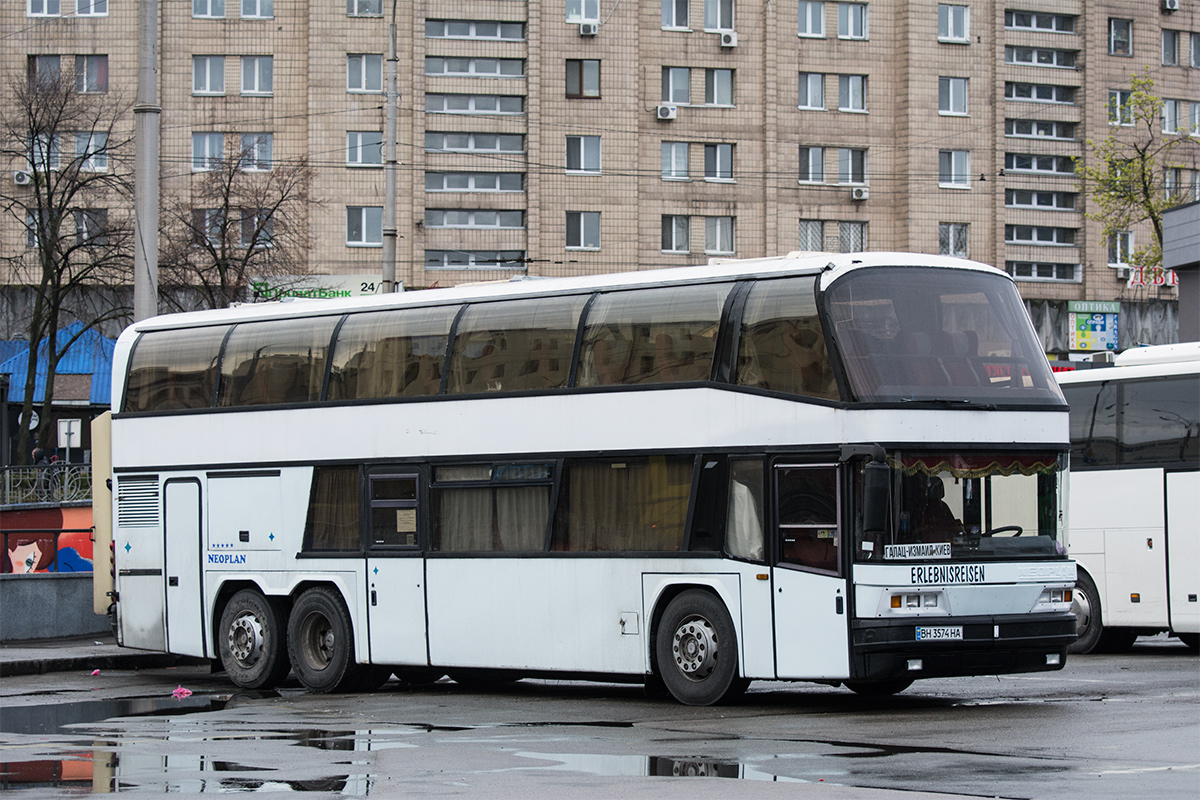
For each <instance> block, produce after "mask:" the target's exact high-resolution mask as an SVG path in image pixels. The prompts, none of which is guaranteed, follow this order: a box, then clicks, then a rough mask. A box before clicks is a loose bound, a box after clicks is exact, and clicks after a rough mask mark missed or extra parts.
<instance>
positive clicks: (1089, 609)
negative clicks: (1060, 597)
mask: <svg viewBox="0 0 1200 800" xmlns="http://www.w3.org/2000/svg"><path fill="white" fill-rule="evenodd" d="M1071 610H1072V611H1074V612H1075V635H1076V636H1078V637H1079V638H1077V639H1076V640H1075V642H1074V643H1073V644H1071V645H1068V646H1067V652H1069V653H1090V652H1092V651H1093V650H1095V649H1096V645H1098V644H1099V643H1100V634H1101V633H1103V632H1104V626H1103V625H1101V624H1100V595H1099V594H1098V593H1097V592H1096V583H1095V582H1094V581H1093V580H1092V577H1091V576H1090V575H1088V574H1087V573H1086V572H1084V571H1083V570H1080V571H1079V574H1078V575H1076V576H1075V594H1074V595H1073V596H1072V598H1071Z"/></svg>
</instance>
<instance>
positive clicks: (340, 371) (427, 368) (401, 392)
mask: <svg viewBox="0 0 1200 800" xmlns="http://www.w3.org/2000/svg"><path fill="white" fill-rule="evenodd" d="M458 308H459V307H458V306H449V307H437V308H405V309H395V310H391V311H380V312H375V313H371V314H351V315H350V316H349V317H347V318H346V322H345V324H344V325H342V327H341V330H339V331H338V336H337V342H335V343H334V346H333V355H332V357H331V359H330V360H331V369H330V373H329V396H328V399H329V400H333V401H337V400H367V399H378V398H384V397H424V396H428V395H434V394H437V393H438V390H439V388H440V387H441V383H442V361H443V359H444V358H445V356H446V342H447V339H448V338H449V336H450V325H451V323H452V322H453V321H454V315H455V314H456V313H457V312H458Z"/></svg>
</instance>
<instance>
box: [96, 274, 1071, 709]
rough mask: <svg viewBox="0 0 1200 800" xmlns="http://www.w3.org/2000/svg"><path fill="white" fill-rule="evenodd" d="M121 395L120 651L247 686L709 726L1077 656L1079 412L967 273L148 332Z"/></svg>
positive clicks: (115, 594)
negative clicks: (580, 711) (599, 698)
mask: <svg viewBox="0 0 1200 800" xmlns="http://www.w3.org/2000/svg"><path fill="white" fill-rule="evenodd" d="M113 375H114V389H113V397H114V398H117V399H116V401H115V408H114V412H115V413H114V414H113V415H112V417H111V420H110V422H109V423H108V424H110V425H111V455H112V467H111V470H112V479H111V486H112V490H113V499H112V501H111V502H112V513H113V518H114V524H113V528H112V537H113V549H112V552H113V553H114V554H115V563H114V564H113V565H112V566H113V570H112V573H111V574H112V575H113V576H115V577H114V583H113V585H112V586H111V587H110V586H105V585H103V583H102V584H101V585H99V586H98V593H99V594H100V595H102V596H104V595H106V594H107V593H108V592H111V593H112V595H111V599H112V601H113V602H112V606H113V608H112V612H113V613H114V614H115V620H116V630H117V633H118V637H119V641H120V643H121V644H122V645H124V646H126V647H136V648H144V649H150V650H164V651H168V652H171V653H178V654H186V655H191V656H200V657H204V658H209V659H220V661H221V663H222V664H223V665H224V668H225V670H226V671H227V673H228V674H229V676H230V677H231V679H232V680H233V681H234V682H235V683H237V684H238V685H240V686H244V687H267V686H271V685H273V684H275V683H277V682H279V681H280V680H281V679H282V678H283V677H284V676H285V675H286V674H287V672H288V670H289V667H290V668H291V669H292V670H294V671H295V674H296V675H297V676H298V678H299V679H300V681H301V682H302V683H303V684H304V685H305V686H306V687H308V688H309V689H311V690H313V691H333V690H344V689H364V688H370V687H374V686H377V685H379V684H380V683H382V682H383V681H384V680H387V679H388V678H389V676H390V675H391V674H392V673H394V674H395V675H396V676H397V677H399V678H400V679H402V680H407V681H412V682H419V681H428V680H431V679H437V678H439V677H441V676H442V675H447V674H448V675H449V676H450V677H452V678H454V679H456V680H460V681H471V680H489V679H510V680H511V679H515V678H520V677H522V676H530V677H537V676H540V677H581V678H595V679H604V680H618V681H630V682H643V681H644V682H647V683H648V684H650V685H661V684H665V686H666V688H667V689H668V690H669V691H670V693H671V694H673V695H674V696H675V697H676V698H678V699H679V700H680V701H682V702H684V703H690V704H709V703H715V702H718V701H722V700H728V699H730V698H732V697H734V696H736V695H737V694H738V693H740V692H741V691H743V690H744V689H745V687H746V686H747V685H748V684H749V682H750V681H751V680H754V679H772V680H774V679H786V680H790V679H799V680H812V681H819V682H824V683H829V684H833V685H837V684H839V683H844V684H846V685H847V686H849V687H850V688H851V689H854V690H856V691H860V692H871V693H891V692H896V691H900V690H902V689H903V688H905V687H907V686H908V685H909V684H910V683H911V682H912V681H913V680H914V679H916V678H927V677H938V676H952V675H976V674H998V673H1012V672H1030V671H1037V670H1055V669H1059V668H1061V667H1062V665H1063V663H1064V660H1065V654H1066V649H1067V646H1068V645H1069V644H1070V643H1071V642H1072V641H1074V638H1075V617H1074V615H1073V614H1072V613H1071V598H1070V592H1071V588H1072V587H1073V585H1074V582H1075V565H1074V563H1073V562H1072V561H1070V560H1069V559H1068V558H1067V555H1066V548H1065V543H1064V541H1063V527H1064V526H1063V504H1064V492H1063V480H1064V473H1065V469H1066V464H1067V446H1068V438H1067V406H1066V403H1065V402H1064V401H1063V398H1062V394H1061V393H1060V391H1059V389H1058V385H1057V384H1056V383H1055V381H1054V377H1053V375H1052V374H1051V372H1050V369H1049V365H1048V364H1047V362H1046V359H1045V356H1044V355H1043V353H1042V350H1041V347H1040V346H1039V342H1038V340H1037V339H1036V337H1035V335H1034V332H1033V329H1032V326H1031V325H1030V323H1029V321H1028V319H1027V316H1026V314H1025V311H1024V308H1023V306H1022V304H1021V300H1020V298H1019V296H1018V294H1017V292H1016V289H1015V287H1014V284H1013V282H1012V281H1011V279H1009V278H1008V276H1006V275H1004V274H1003V273H1001V272H999V271H998V270H996V269H994V268H991V267H988V266H985V265H983V264H977V263H974V262H968V261H962V260H958V259H949V258H939V257H933V256H914V255H906V254H894V253H891V254H889V253H875V254H867V253H858V254H853V255H830V254H818V255H811V254H809V255H792V256H787V257H784V258H771V259H761V260H749V261H736V262H727V263H720V264H712V265H709V266H703V267H694V268H685V269H669V270H657V271H645V272H630V273H624V274H616V275H607V276H597V277H586V278H568V279H553V280H535V281H521V282H510V283H505V284H492V285H483V286H469V287H459V288H454V289H442V290H431V291H421V292H409V293H405V294H396V295H389V296H382V297H371V298H359V299H354V300H346V301H340V300H339V301H293V302H278V303H268V304H262V305H254V306H244V307H240V308H234V309H229V310H222V311H211V312H200V313H191V314H180V315H173V316H164V317H158V318H155V319H151V320H146V321H144V322H140V323H137V324H135V325H133V326H132V327H130V328H129V329H127V330H126V331H125V332H124V333H123V334H122V335H121V337H120V339H119V340H118V343H117V347H116V354H115V360H114V366H113ZM105 424H106V423H105V422H102V423H101V427H103V426H104V425H105ZM101 433H102V431H101ZM96 483H97V486H99V487H101V488H103V486H104V484H105V481H104V480H103V479H102V478H101V479H100V480H97V482H96ZM104 502H105V501H104V500H103V499H100V498H98V499H97V504H98V505H103V504H104ZM103 535H104V534H103V532H101V537H103ZM105 544H106V543H105V542H104V541H103V538H101V544H100V545H98V546H97V550H98V551H100V552H108V548H107V547H106V546H104V545H105ZM97 570H98V571H97V575H98V576H99V577H100V579H101V580H103V578H104V576H107V575H109V574H110V572H109V570H108V569H106V568H104V567H103V566H99V567H97Z"/></svg>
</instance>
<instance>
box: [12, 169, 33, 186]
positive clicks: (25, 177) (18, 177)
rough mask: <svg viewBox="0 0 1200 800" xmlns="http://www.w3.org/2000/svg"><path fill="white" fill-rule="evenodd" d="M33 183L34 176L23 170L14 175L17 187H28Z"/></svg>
mask: <svg viewBox="0 0 1200 800" xmlns="http://www.w3.org/2000/svg"><path fill="white" fill-rule="evenodd" d="M32 181H33V175H31V174H30V173H28V172H26V171H25V170H23V169H19V170H17V171H16V172H14V173H13V183H15V184H16V185H17V186H28V185H29V184H30V183H31V182H32Z"/></svg>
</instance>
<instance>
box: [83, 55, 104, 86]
mask: <svg viewBox="0 0 1200 800" xmlns="http://www.w3.org/2000/svg"><path fill="white" fill-rule="evenodd" d="M75 91H77V92H80V93H85V92H87V93H95V92H107V91H108V56H75Z"/></svg>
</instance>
